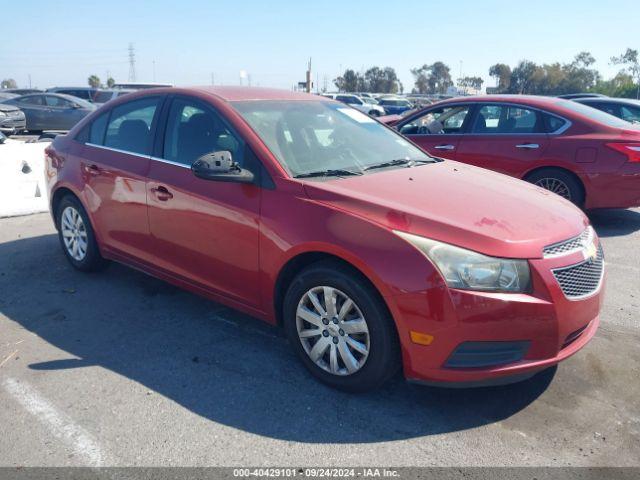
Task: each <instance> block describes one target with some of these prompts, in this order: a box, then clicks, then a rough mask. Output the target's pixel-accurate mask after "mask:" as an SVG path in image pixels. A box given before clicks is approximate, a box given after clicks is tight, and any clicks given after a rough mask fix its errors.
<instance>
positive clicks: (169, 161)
mask: <svg viewBox="0 0 640 480" xmlns="http://www.w3.org/2000/svg"><path fill="white" fill-rule="evenodd" d="M151 160H155V161H156V162H161V163H167V164H169V165H174V166H176V167H182V168H186V169H188V170H191V167H190V166H189V165H185V164H184V163H179V162H174V161H173V160H166V159H164V158H160V157H151Z"/></svg>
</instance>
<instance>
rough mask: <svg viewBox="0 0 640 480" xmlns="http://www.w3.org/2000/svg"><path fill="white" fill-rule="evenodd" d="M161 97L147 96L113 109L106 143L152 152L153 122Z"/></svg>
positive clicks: (138, 151) (127, 149) (120, 148)
mask: <svg viewBox="0 0 640 480" xmlns="http://www.w3.org/2000/svg"><path fill="white" fill-rule="evenodd" d="M159 101H160V99H159V98H157V97H152V98H145V99H142V100H136V101H133V102H129V103H125V104H122V105H118V106H117V107H115V108H114V109H113V110H112V111H111V118H110V120H109V124H108V126H107V132H106V136H105V141H104V145H105V146H107V147H111V148H117V149H119V150H125V151H127V152H132V153H141V154H145V155H150V154H151V124H152V123H153V118H154V115H155V113H156V110H157V108H158V103H159Z"/></svg>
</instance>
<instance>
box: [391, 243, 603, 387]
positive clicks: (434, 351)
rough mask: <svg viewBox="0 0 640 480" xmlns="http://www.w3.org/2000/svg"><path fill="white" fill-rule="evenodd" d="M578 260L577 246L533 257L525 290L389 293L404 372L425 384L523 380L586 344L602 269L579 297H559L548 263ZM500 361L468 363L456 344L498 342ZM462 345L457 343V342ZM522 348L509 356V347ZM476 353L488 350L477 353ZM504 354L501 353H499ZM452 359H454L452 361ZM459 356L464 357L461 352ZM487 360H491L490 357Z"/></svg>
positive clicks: (596, 320)
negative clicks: (419, 336)
mask: <svg viewBox="0 0 640 480" xmlns="http://www.w3.org/2000/svg"><path fill="white" fill-rule="evenodd" d="M580 260H584V257H582V256H581V254H575V255H569V256H564V257H559V258H555V259H538V260H531V261H530V262H529V263H530V266H531V276H532V283H533V289H532V293H530V294H504V293H486V292H476V291H468V290H454V289H449V288H447V287H446V286H439V287H435V288H432V289H430V290H428V291H424V292H414V293H404V294H401V295H398V296H396V297H394V298H393V299H392V301H391V302H389V303H391V304H392V306H391V310H392V312H393V314H394V318H395V319H396V322H397V323H398V331H399V335H400V339H401V344H402V356H403V365H404V373H405V377H406V378H407V379H408V380H410V381H414V382H419V383H428V384H448V385H449V386H451V384H452V383H457V384H460V386H472V385H476V384H478V385H485V384H502V383H511V381H516V380H522V379H524V378H527V377H528V376H531V375H533V374H535V373H537V372H539V371H541V370H544V369H545V368H548V367H551V366H553V365H555V364H557V363H559V362H561V361H563V360H565V359H566V358H568V357H569V356H571V355H573V354H574V353H576V352H577V351H578V350H580V349H581V348H582V347H584V346H585V345H586V344H587V343H588V342H589V340H590V339H591V338H592V337H593V336H594V334H595V332H596V330H597V328H598V324H599V312H600V309H601V306H602V301H603V294H604V277H603V280H602V282H601V283H600V286H599V287H598V289H597V290H596V291H595V292H594V293H592V294H590V295H589V296H587V297H585V298H580V299H577V300H570V299H569V298H567V297H565V295H564V293H563V292H562V290H561V288H560V285H559V284H558V282H557V281H556V279H555V277H554V275H553V273H552V270H553V269H556V268H559V267H563V266H567V265H573V264H574V263H578V261H580ZM411 331H414V332H421V333H424V334H427V335H430V336H432V337H433V341H432V342H431V343H430V344H429V345H419V344H416V343H414V342H412V340H411V337H410V332H411ZM485 342H486V343H485ZM498 342H504V345H506V346H507V347H508V348H503V350H502V351H497V354H496V355H495V356H494V358H499V356H500V355H502V356H503V358H505V361H504V363H496V362H491V361H489V362H485V364H483V363H482V362H481V361H480V362H478V363H477V364H478V365H485V366H472V367H468V366H466V365H473V362H469V363H468V364H465V362H464V359H465V358H467V359H468V358H474V355H471V356H469V355H468V356H467V357H465V356H464V355H463V356H462V357H460V356H458V357H455V355H454V353H455V352H460V351H463V352H464V351H465V350H464V346H466V345H471V346H472V348H471V349H467V350H466V353H467V354H468V353H469V352H470V351H471V352H472V353H474V354H476V353H478V352H480V353H482V355H484V354H485V352H483V351H482V349H479V350H478V349H476V350H475V351H473V347H474V346H476V345H483V344H486V345H492V344H495V345H498ZM461 346H462V349H461ZM518 349H522V350H523V351H522V354H521V355H519V356H517V355H516V357H514V358H511V359H510V360H507V359H508V358H509V356H508V355H507V353H509V354H511V355H514V352H516V353H517V350H518ZM482 355H480V356H478V355H476V357H478V358H491V356H490V355H489V357H482ZM505 355H506V356H505ZM452 359H454V360H455V361H452ZM461 359H462V360H461ZM491 363H493V365H491Z"/></svg>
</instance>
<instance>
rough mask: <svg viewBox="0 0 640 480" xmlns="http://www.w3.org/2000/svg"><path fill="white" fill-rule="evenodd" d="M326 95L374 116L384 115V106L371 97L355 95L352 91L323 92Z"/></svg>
mask: <svg viewBox="0 0 640 480" xmlns="http://www.w3.org/2000/svg"><path fill="white" fill-rule="evenodd" d="M323 96H325V97H329V98H333V99H334V100H337V101H339V102H342V103H346V104H347V105H349V106H350V107H353V108H355V109H356V110H360V111H361V112H363V113H366V114H367V115H370V116H372V117H379V116H381V115H384V114H385V112H384V108H382V107H381V106H380V105H378V104H377V102H376V101H375V100H374V99H373V98H369V97H359V96H358V95H353V94H350V93H325V94H323Z"/></svg>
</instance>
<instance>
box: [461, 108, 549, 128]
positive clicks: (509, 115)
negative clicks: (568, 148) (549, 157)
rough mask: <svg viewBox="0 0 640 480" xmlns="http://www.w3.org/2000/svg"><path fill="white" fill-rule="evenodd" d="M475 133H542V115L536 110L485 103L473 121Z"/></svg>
mask: <svg viewBox="0 0 640 480" xmlns="http://www.w3.org/2000/svg"><path fill="white" fill-rule="evenodd" d="M472 131H473V133H480V134H492V133H493V134H523V133H524V134H527V133H542V132H543V131H544V127H543V125H542V119H541V115H539V114H538V113H537V112H536V111H535V110H530V109H528V108H521V107H514V106H510V105H509V106H507V105H483V106H482V108H480V111H479V112H478V115H477V117H476V120H475V122H474V123H473V129H472Z"/></svg>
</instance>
